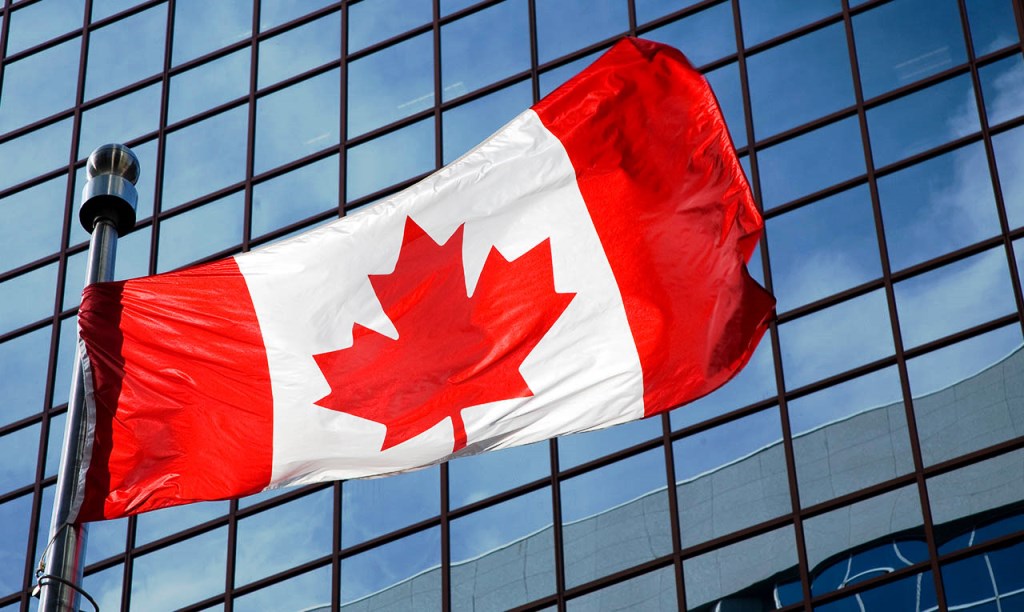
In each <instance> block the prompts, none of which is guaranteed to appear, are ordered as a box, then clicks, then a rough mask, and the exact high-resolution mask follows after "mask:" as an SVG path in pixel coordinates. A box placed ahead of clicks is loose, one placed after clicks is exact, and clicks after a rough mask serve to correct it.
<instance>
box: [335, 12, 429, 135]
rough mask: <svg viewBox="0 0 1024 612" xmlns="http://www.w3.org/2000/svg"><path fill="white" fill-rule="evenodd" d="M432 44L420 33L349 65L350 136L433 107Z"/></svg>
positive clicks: (427, 37) (427, 35)
mask: <svg viewBox="0 0 1024 612" xmlns="http://www.w3.org/2000/svg"><path fill="white" fill-rule="evenodd" d="M362 4H368V5H371V6H372V5H374V4H375V3H373V2H364V3H362ZM357 6H359V4H356V5H353V7H352V8H355V7H357ZM433 47H434V45H433V42H432V38H431V35H430V34H429V33H426V34H421V35H419V36H416V37H414V38H411V39H409V40H406V41H404V42H401V43H399V44H397V45H393V46H391V47H388V48H387V49H384V50H382V51H378V52H376V53H374V54H372V55H368V56H366V57H363V58H360V59H358V60H356V61H354V62H352V63H350V64H349V66H348V136H349V138H351V137H353V136H358V135H360V134H364V133H366V132H369V131H370V130H372V129H374V128H378V127H381V126H382V125H386V124H388V123H391V122H393V121H397V120H398V119H401V118H402V117H407V116H409V115H411V114H413V113H416V112H418V111H421V110H423V109H425V108H430V107H431V106H433V104H434V53H433Z"/></svg>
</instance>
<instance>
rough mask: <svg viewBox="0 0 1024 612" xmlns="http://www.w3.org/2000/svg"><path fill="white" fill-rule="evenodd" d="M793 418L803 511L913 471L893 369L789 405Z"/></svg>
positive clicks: (904, 412) (901, 405) (794, 446)
mask: <svg viewBox="0 0 1024 612" xmlns="http://www.w3.org/2000/svg"><path fill="white" fill-rule="evenodd" d="M789 418H790V423H791V426H792V431H793V455H794V457H795V459H796V475H797V482H798V484H799V488H800V503H801V504H802V505H803V506H805V507H806V506H811V505H814V504H817V503H821V502H823V501H827V500H829V499H832V498H833V497H838V496H841V495H846V494H847V493H852V492H854V491H858V490H860V489H863V488H865V487H868V486H870V485H873V484H876V483H879V482H882V481H884V480H889V479H891V478H895V477H896V476H900V475H902V474H906V473H908V472H910V471H911V470H913V468H914V463H913V458H912V457H911V455H910V438H909V437H908V435H907V417H906V408H905V407H904V405H903V393H902V390H901V388H900V380H899V374H898V373H897V371H896V369H895V368H887V369H885V370H880V371H878V372H873V373H871V374H867V375H865V376H861V377H859V378H855V379H853V380H851V381H848V382H845V383H841V384H839V385H835V386H833V387H829V388H827V389H824V390H823V391H818V392H817V393H813V394H811V395H807V396H804V397H801V398H798V399H794V400H791V401H790V402H789Z"/></svg>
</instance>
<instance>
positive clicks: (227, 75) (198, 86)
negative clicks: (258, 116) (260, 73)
mask: <svg viewBox="0 0 1024 612" xmlns="http://www.w3.org/2000/svg"><path fill="white" fill-rule="evenodd" d="M251 55H252V53H251V52H250V51H249V50H248V49H242V50H241V51H235V52H234V53H231V54H230V55H227V56H225V57H221V58H218V59H215V60H213V61H212V62H208V63H206V64H203V65H201V66H197V67H195V68H193V69H191V70H189V71H188V72H182V73H180V74H176V75H174V76H173V77H171V93H170V100H169V102H168V105H167V121H168V122H169V123H175V122H177V121H180V120H182V119H184V118H186V117H189V116H191V115H195V114H196V113H199V112H201V111H204V110H206V109H208V108H213V107H215V106H218V105H220V104H224V103H225V102H228V101H230V100H234V99H235V98H239V97H241V96H244V95H246V94H248V93H249V58H250V57H251Z"/></svg>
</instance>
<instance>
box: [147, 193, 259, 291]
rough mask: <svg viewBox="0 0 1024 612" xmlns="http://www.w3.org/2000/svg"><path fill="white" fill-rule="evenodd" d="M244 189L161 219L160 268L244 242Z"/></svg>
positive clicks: (158, 265)
mask: <svg viewBox="0 0 1024 612" xmlns="http://www.w3.org/2000/svg"><path fill="white" fill-rule="evenodd" d="M244 204H245V195H244V194H243V193H241V192H239V193H235V194H232V195H229V196H227V197H224V198H221V199H219V200H215V201H213V202H210V203H209V204H204V205H202V206H200V207H199V208H195V209H193V210H190V211H188V212H186V213H183V214H180V215H176V216H174V217H171V218H169V219H166V220H164V221H162V222H161V223H160V247H159V250H158V251H157V271H158V272H166V271H168V270H174V269H176V268H180V267H181V266H184V265H186V264H190V263H192V262H194V261H196V260H198V259H201V258H203V257H206V256H208V255H212V254H214V253H217V252H220V251H223V250H225V249H228V248H230V247H232V246H235V245H238V244H241V242H242V208H243V205H244Z"/></svg>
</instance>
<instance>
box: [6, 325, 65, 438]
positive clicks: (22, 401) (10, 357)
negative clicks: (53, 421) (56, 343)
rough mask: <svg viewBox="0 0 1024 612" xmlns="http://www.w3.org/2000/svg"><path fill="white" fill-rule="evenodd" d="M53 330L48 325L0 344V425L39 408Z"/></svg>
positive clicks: (41, 405)
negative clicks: (0, 399) (0, 400)
mask: <svg viewBox="0 0 1024 612" xmlns="http://www.w3.org/2000/svg"><path fill="white" fill-rule="evenodd" d="M52 333H53V328H52V327H51V326H49V325H47V326H46V327H44V328H42V329H38V330H36V331H34V332H31V333H28V334H24V335H22V336H18V337H17V338H12V339H10V340H8V341H6V342H4V343H2V344H0V397H2V398H4V399H3V403H0V426H2V425H6V424H8V423H12V422H14V421H17V420H19V419H21V418H23V417H26V416H29V415H30V414H36V413H37V412H41V411H42V409H43V407H44V406H43V394H44V393H45V392H46V365H47V363H48V362H49V359H50V335H51V334H52Z"/></svg>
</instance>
